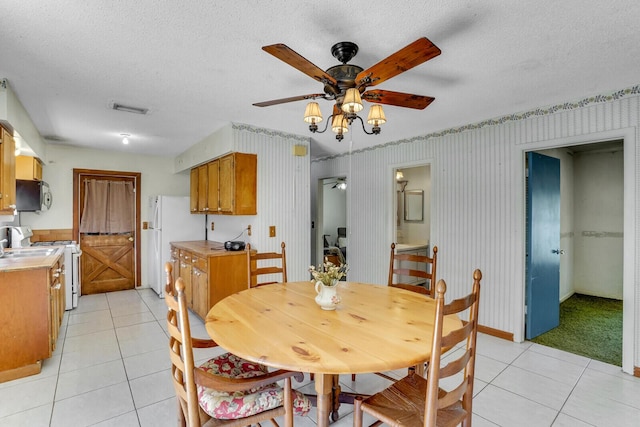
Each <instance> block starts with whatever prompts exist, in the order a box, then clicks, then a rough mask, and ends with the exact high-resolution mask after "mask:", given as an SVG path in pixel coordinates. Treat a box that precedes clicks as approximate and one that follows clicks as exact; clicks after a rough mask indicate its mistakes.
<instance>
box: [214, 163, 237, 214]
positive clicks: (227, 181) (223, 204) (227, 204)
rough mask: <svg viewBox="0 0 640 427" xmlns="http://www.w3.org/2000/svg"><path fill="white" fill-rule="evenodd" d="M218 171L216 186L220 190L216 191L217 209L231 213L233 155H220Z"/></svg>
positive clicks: (233, 183)
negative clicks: (217, 198)
mask: <svg viewBox="0 0 640 427" xmlns="http://www.w3.org/2000/svg"><path fill="white" fill-rule="evenodd" d="M218 161H219V162H220V166H219V169H218V170H219V172H218V186H219V188H220V191H219V192H218V193H219V194H218V197H219V200H218V211H219V212H221V213H228V214H230V213H233V212H234V209H233V207H234V205H233V194H234V193H235V188H234V187H235V179H234V170H233V166H234V155H233V154H229V155H227V156H224V157H221V158H220V159H219V160H218Z"/></svg>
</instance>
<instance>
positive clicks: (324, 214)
mask: <svg viewBox="0 0 640 427" xmlns="http://www.w3.org/2000/svg"><path fill="white" fill-rule="evenodd" d="M347 188H348V182H347V177H346V176H335V177H329V178H323V179H320V180H319V182H318V198H317V200H318V205H317V206H318V216H317V218H318V228H317V236H316V241H317V242H319V243H320V245H321V248H319V249H320V250H318V251H317V253H318V254H321V256H319V257H317V258H318V259H317V260H316V262H315V263H316V264H321V263H322V262H323V260H324V258H325V257H326V258H327V259H328V260H329V261H331V262H332V263H333V264H335V265H339V264H345V263H347V257H348V252H347V247H348V242H349V238H348V228H347Z"/></svg>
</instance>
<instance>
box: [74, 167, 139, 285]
mask: <svg viewBox="0 0 640 427" xmlns="http://www.w3.org/2000/svg"><path fill="white" fill-rule="evenodd" d="M140 180H141V174H140V173H136V172H119V171H102V170H89V169H74V170H73V235H74V236H75V238H76V239H77V240H78V242H80V248H81V249H82V251H83V255H82V257H81V260H82V264H81V267H80V274H81V284H82V293H83V294H93V293H103V292H111V291H119V290H125V289H135V288H136V287H138V286H139V285H140V274H141V273H140V268H139V266H140V249H139V248H140V192H139V191H137V189H138V188H140ZM98 188H99V190H98ZM94 190H97V191H100V192H101V196H100V200H101V203H102V204H97V205H93V204H92V202H91V200H92V196H91V194H96V193H95V191H94ZM111 190H113V191H111ZM114 200H117V201H118V203H119V204H118V205H117V206H115V203H116V202H115V201H114ZM87 206H95V207H96V208H97V209H93V208H91V207H89V208H87ZM109 206H111V208H109ZM91 211H95V212H97V213H99V214H101V215H102V216H103V217H102V218H96V219H89V218H88V216H87V215H86V214H89V213H90V212H91ZM109 211H110V212H112V213H110V214H106V215H105V213H106V212H109ZM88 222H91V223H92V224H91V225H88ZM99 224H106V225H99Z"/></svg>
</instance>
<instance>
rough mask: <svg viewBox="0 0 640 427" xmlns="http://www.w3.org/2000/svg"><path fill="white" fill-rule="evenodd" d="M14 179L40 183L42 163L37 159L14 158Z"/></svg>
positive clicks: (26, 157)
mask: <svg viewBox="0 0 640 427" xmlns="http://www.w3.org/2000/svg"><path fill="white" fill-rule="evenodd" d="M16 179H26V180H29V181H42V162H40V159H38V158H37V157H29V156H18V157H16Z"/></svg>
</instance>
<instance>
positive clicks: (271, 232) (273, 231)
mask: <svg viewBox="0 0 640 427" xmlns="http://www.w3.org/2000/svg"><path fill="white" fill-rule="evenodd" d="M269 237H276V226H275V225H270V226H269Z"/></svg>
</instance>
